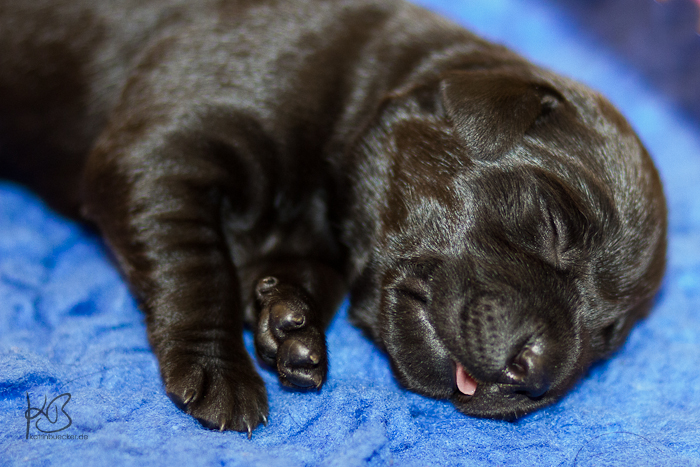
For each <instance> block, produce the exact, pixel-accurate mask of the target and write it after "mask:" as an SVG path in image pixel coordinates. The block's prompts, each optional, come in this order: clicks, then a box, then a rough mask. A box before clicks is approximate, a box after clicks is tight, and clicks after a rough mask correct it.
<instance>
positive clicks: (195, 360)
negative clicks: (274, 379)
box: [160, 349, 268, 438]
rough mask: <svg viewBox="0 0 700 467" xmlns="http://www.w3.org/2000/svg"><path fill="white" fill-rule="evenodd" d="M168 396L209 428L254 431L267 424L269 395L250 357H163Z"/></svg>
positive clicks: (173, 354)
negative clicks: (260, 425)
mask: <svg viewBox="0 0 700 467" xmlns="http://www.w3.org/2000/svg"><path fill="white" fill-rule="evenodd" d="M160 365H161V373H162V374H163V381H164V383H165V389H166V391H167V393H168V396H169V397H170V398H171V399H172V400H173V402H174V403H175V404H176V405H177V406H178V407H179V408H180V409H182V410H184V411H185V412H187V413H188V414H190V415H192V416H193V417H195V418H196V419H197V420H199V422H200V423H201V424H202V425H204V426H206V427H207V428H211V429H217V430H221V431H223V430H235V431H242V432H247V433H248V437H249V438H250V437H251V434H252V431H253V429H254V428H255V427H257V426H258V425H259V424H260V423H267V414H268V406H267V393H266V391H265V384H264V383H263V381H262V379H261V378H260V375H258V374H257V372H256V371H255V368H254V367H253V365H252V362H251V361H250V359H249V357H248V355H247V354H246V355H243V356H241V358H240V359H236V360H223V359H219V358H214V357H207V356H202V355H197V354H196V353H193V352H187V351H184V350H182V349H171V350H169V351H166V352H164V353H163V354H162V355H161V356H160Z"/></svg>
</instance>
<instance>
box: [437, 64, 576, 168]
mask: <svg viewBox="0 0 700 467" xmlns="http://www.w3.org/2000/svg"><path fill="white" fill-rule="evenodd" d="M440 93H441V97H442V102H443V106H444V108H445V112H446V114H447V116H448V117H449V118H450V119H451V120H452V123H453V125H454V126H455V129H456V130H457V132H458V134H459V135H460V136H461V137H462V139H463V142H464V143H465V144H466V146H467V149H468V150H469V152H470V154H469V156H470V157H471V158H472V159H474V160H496V159H498V158H499V157H501V156H502V155H504V154H506V153H507V152H508V151H509V150H510V149H511V148H512V147H513V145H514V144H515V143H517V142H518V141H519V140H520V139H521V138H522V137H523V135H524V134H525V132H526V131H527V130H528V129H529V128H530V127H532V126H533V125H535V124H536V123H539V121H540V120H543V119H544V118H545V117H546V116H547V115H549V114H550V113H551V112H552V111H553V110H555V109H556V108H557V107H559V104H560V103H561V101H562V100H563V98H562V97H561V95H560V94H559V93H557V92H556V91H555V90H554V89H552V88H551V87H549V86H548V85H544V84H539V83H536V82H533V81H531V80H528V79H526V78H523V77H521V76H517V75H510V74H508V73H507V72H505V71H494V70H491V71H486V70H479V71H457V72H453V73H450V74H448V75H447V76H446V77H445V78H444V79H443V80H442V82H441V84H440Z"/></svg>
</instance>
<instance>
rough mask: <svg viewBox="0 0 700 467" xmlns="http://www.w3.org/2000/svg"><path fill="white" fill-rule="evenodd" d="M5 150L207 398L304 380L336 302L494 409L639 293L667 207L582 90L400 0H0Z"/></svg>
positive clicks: (515, 407) (318, 381)
mask: <svg viewBox="0 0 700 467" xmlns="http://www.w3.org/2000/svg"><path fill="white" fill-rule="evenodd" d="M0 50H2V51H3V53H2V56H1V57H0V65H1V66H0V119H1V120H0V125H1V126H0V130H1V131H2V134H1V139H0V140H1V141H2V142H3V145H4V146H5V149H4V151H3V156H4V159H3V160H2V163H1V166H0V167H1V170H2V172H1V173H2V175H3V176H5V177H13V178H15V179H17V180H19V181H21V182H24V183H28V184H32V186H34V187H35V189H37V190H38V191H39V192H40V193H41V194H43V195H44V196H45V197H46V199H47V200H48V202H49V203H50V204H51V205H53V206H54V207H55V208H57V209H59V210H60V211H62V212H65V213H76V212H78V210H79V209H81V210H82V211H81V212H82V213H83V214H84V216H86V217H87V218H88V219H89V220H91V221H92V222H93V223H94V224H95V225H96V226H97V227H98V228H99V230H100V232H101V233H102V235H103V236H104V238H105V239H106V242H107V244H108V245H109V247H110V249H111V251H112V252H113V254H114V257H115V258H116V260H117V261H118V264H119V266H120V267H121V269H122V271H123V273H124V275H125V276H126V278H127V280H128V281H129V283H130V285H131V286H132V288H133V291H134V293H135V294H136V296H137V297H138V298H139V299H140V303H141V304H142V308H143V310H144V312H145V314H146V320H147V327H148V334H149V338H150V342H151V344H152V348H153V351H154V352H155V354H156V355H157V357H158V360H159V363H160V371H161V374H162V377H163V381H164V385H165V389H166V391H167V393H168V394H169V396H170V397H171V398H172V399H173V401H174V402H175V403H176V404H178V405H179V406H180V407H182V408H183V410H186V411H187V412H188V413H189V414H191V415H192V416H194V417H196V418H197V419H198V420H199V421H200V422H201V423H202V424H203V425H205V426H207V427H212V428H217V429H221V430H224V429H231V430H239V431H246V432H248V433H249V434H250V432H251V431H252V429H253V428H255V427H256V426H257V425H258V424H260V423H265V422H266V421H267V416H268V405H267V398H266V392H265V387H264V385H263V381H262V379H261V378H260V376H259V375H258V374H257V373H256V370H255V368H254V365H253V362H252V360H251V358H250V357H249V355H248V354H247V353H246V350H245V348H244V345H243V339H242V329H243V326H244V324H247V325H249V326H251V327H252V328H253V330H254V335H255V346H256V349H257V354H258V356H259V358H260V359H261V360H262V361H263V362H265V363H266V364H268V365H269V366H271V367H272V368H273V369H274V370H275V371H276V372H277V373H278V374H279V380H280V382H281V383H282V384H284V385H286V386H290V387H294V388H319V387H321V385H322V384H323V382H324V379H325V377H326V372H327V368H328V362H327V353H326V344H325V338H324V329H325V327H326V325H327V324H328V322H329V320H330V319H331V317H332V315H333V313H334V311H335V310H336V308H337V307H338V305H339V302H340V301H341V300H342V298H343V297H344V296H345V295H346V293H347V292H348V291H350V297H351V305H352V306H351V312H350V313H351V317H352V320H353V322H354V323H356V324H357V325H358V326H359V327H361V328H362V329H363V330H364V331H366V332H367V333H368V334H369V335H370V336H371V337H372V338H373V339H374V340H375V341H376V342H377V344H378V345H379V346H380V347H381V348H382V349H384V350H385V351H386V353H387V354H388V356H389V359H390V361H391V365H392V367H393V369H394V372H395V375H396V377H397V379H398V380H399V381H400V382H401V383H402V384H403V385H404V386H405V387H406V388H408V389H410V390H413V391H416V392H418V393H421V394H424V395H427V396H430V397H435V398H441V399H450V400H451V401H452V402H453V403H454V405H455V406H456V407H457V409H458V410H460V411H461V412H463V413H465V414H467V415H474V416H479V417H494V418H506V419H511V418H515V417H519V416H522V415H524V414H526V413H528V412H531V411H533V410H535V409H537V408H540V407H543V406H545V405H547V404H551V403H552V402H554V401H556V400H557V399H558V398H560V397H561V396H562V395H563V394H564V393H565V392H566V391H567V390H568V389H570V388H571V387H572V385H573V384H574V383H575V382H576V381H577V379H578V378H580V377H581V376H582V374H584V373H585V371H586V369H587V368H588V367H589V366H590V365H591V363H592V362H595V361H596V360H598V359H600V358H603V357H605V356H608V355H609V354H610V353H611V352H613V351H614V350H615V349H616V348H618V347H619V346H620V344H621V343H622V342H623V341H624V340H625V337H626V336H627V334H628V332H629V330H630V328H631V326H632V325H633V324H634V322H635V321H636V320H638V319H639V318H640V317H642V316H644V315H645V314H646V313H647V311H648V310H649V307H650V304H651V302H652V299H653V297H654V294H655V292H656V291H657V289H658V288H659V283H660V281H661V278H662V274H663V269H664V257H665V248H666V240H665V231H666V209H665V201H664V196H663V192H662V187H661V184H660V181H659V177H658V175H657V172H656V170H655V168H654V166H653V164H652V161H651V159H650V157H649V155H648V154H647V152H646V151H645V149H644V148H643V146H642V144H641V143H640V141H639V139H638V138H637V136H636V135H635V134H634V132H633V130H632V129H631V128H630V126H629V125H628V124H627V123H626V121H625V120H624V119H623V117H622V116H620V114H619V113H618V112H617V111H616V110H615V109H614V108H613V107H612V106H611V105H610V104H609V103H608V102H607V101H606V100H605V99H604V98H603V97H601V96H600V95H599V94H597V93H595V92H594V91H591V90H590V89H588V88H586V87H584V86H582V85H580V84H577V83H575V82H573V81H570V80H568V79H565V78H562V77H560V76H557V75H555V74H553V73H551V72H549V71H547V70H544V69H541V68H539V67H537V66H534V65H532V64H530V63H528V62H527V61H525V60H524V59H523V58H521V57H519V56H517V55H515V54H514V53H512V52H510V51H509V50H507V49H505V48H503V47H500V46H498V45H494V44H491V43H489V42H486V41H484V40H482V39H480V38H478V37H475V36H474V35H472V34H470V33H469V32H467V31H465V30H463V29H461V28H459V27H457V26H455V25H454V24H451V23H449V22H447V21H446V20H443V19H441V18H439V17H437V16H435V15H433V14H431V13H429V12H427V11H425V10H423V9H420V8H417V7H415V6H412V5H410V4H408V3H404V2H403V1H400V0H384V1H370V0H323V1H321V0H291V1H290V0H285V1H277V0H202V1H199V2H192V1H190V0H110V1H95V0H34V1H31V2H26V1H21V0H0Z"/></svg>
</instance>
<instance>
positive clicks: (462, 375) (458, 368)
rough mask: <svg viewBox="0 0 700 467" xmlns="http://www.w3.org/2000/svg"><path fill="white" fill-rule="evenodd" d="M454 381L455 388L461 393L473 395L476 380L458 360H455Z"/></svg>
mask: <svg viewBox="0 0 700 467" xmlns="http://www.w3.org/2000/svg"><path fill="white" fill-rule="evenodd" d="M455 381H456V383H457V390H458V391H459V392H461V393H462V394H464V395H467V396H473V395H474V393H475V392H476V387H477V383H476V380H475V379H474V378H472V377H471V376H470V375H469V373H467V370H465V369H464V367H463V366H462V365H461V364H460V363H459V362H455Z"/></svg>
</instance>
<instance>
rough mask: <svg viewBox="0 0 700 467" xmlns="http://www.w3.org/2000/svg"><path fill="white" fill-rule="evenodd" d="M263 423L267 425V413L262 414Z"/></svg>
mask: <svg viewBox="0 0 700 467" xmlns="http://www.w3.org/2000/svg"><path fill="white" fill-rule="evenodd" d="M262 422H263V425H265V426H267V415H263V416H262Z"/></svg>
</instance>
